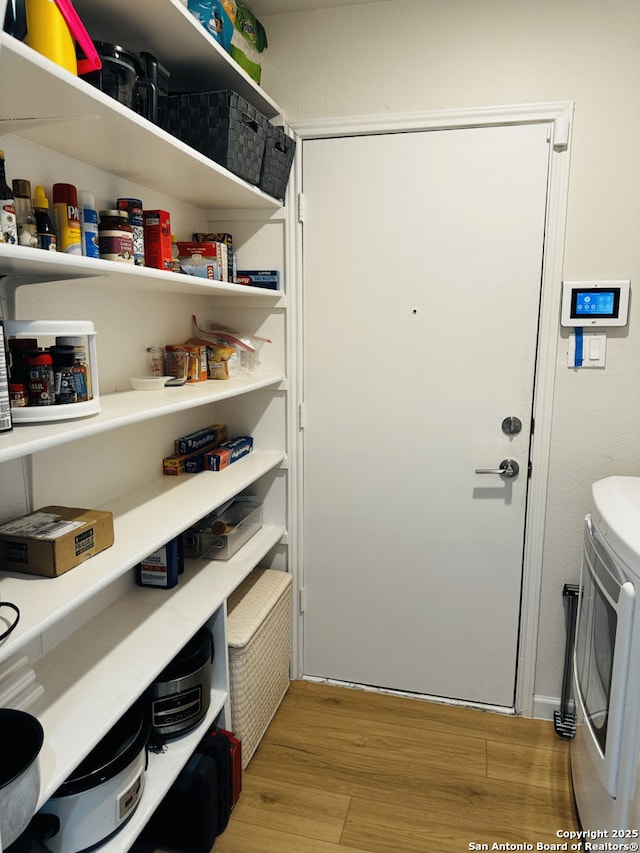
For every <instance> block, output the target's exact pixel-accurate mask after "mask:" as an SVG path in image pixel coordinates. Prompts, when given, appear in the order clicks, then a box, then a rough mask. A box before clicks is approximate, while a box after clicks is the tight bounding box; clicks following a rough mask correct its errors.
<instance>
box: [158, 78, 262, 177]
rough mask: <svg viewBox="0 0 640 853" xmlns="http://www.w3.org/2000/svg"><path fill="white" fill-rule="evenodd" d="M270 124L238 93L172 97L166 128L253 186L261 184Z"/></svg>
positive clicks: (166, 113)
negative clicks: (261, 171) (261, 172)
mask: <svg viewBox="0 0 640 853" xmlns="http://www.w3.org/2000/svg"><path fill="white" fill-rule="evenodd" d="M267 126H268V121H267V119H266V118H265V117H264V116H263V115H262V113H261V112H259V111H258V110H257V109H256V108H255V107H253V106H251V104H249V103H247V101H245V100H244V98H241V97H240V95H238V93H237V92H232V91H228V90H227V91H223V92H196V93H189V94H180V95H169V97H168V99H167V106H166V111H165V113H164V116H163V127H164V129H165V130H167V131H168V132H169V133H171V134H173V135H174V136H177V137H178V139H181V140H182V141H183V142H186V144H187V145H190V146H191V147H192V148H195V149H196V151H200V153H201V154H204V155H205V156H206V157H210V158H211V159H212V160H215V161H216V163H219V164H220V165H221V166H224V167H225V168H226V169H229V171H230V172H233V173H234V174H235V175H238V177H240V178H244V180H245V181H248V182H249V183H251V184H256V185H257V184H258V182H259V181H260V170H261V167H262V160H263V157H264V147H265V142H266V137H267Z"/></svg>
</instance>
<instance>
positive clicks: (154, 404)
mask: <svg viewBox="0 0 640 853" xmlns="http://www.w3.org/2000/svg"><path fill="white" fill-rule="evenodd" d="M283 381H284V376H283V375H282V374H279V373H264V374H258V375H256V376H236V377H233V378H231V379H225V380H213V379H210V380H207V381H206V382H201V383H200V382H199V383H194V384H192V385H182V386H179V387H176V388H164V389H162V390H160V391H118V392H113V393H111V394H102V395H101V396H100V403H101V406H102V411H101V412H100V413H98V414H96V415H92V416H90V417H86V418H79V419H77V420H69V421H58V422H55V423H47V424H35V423H34V424H16V425H15V426H14V428H13V431H12V432H9V433H4V434H3V435H2V437H0V463H1V462H7V461H9V460H11V459H19V458H21V457H23V456H28V455H30V454H32V453H36V452H38V451H40V450H47V449H49V448H52V447H58V446H60V445H61V444H67V443H69V442H72V441H77V440H79V439H81V438H88V437H90V436H93V435H98V434H99V433H102V432H108V431H109V430H114V429H119V428H120V427H124V426H129V425H130V424H135V423H140V422H142V421H146V420H151V419H153V418H158V417H162V416H163V415H170V414H172V413H174V412H179V411H184V410H185V409H193V408H198V407H200V406H206V405H208V404H209V403H216V402H219V401H221V400H227V399H229V398H230V397H238V396H240V395H242V394H250V393H251V392H252V391H257V390H260V389H263V388H270V387H272V386H273V385H279V384H280V383H281V382H283Z"/></svg>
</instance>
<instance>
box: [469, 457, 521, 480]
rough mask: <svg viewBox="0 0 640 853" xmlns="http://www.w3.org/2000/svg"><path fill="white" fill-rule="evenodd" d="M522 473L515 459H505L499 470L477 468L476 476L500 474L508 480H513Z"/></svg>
mask: <svg viewBox="0 0 640 853" xmlns="http://www.w3.org/2000/svg"><path fill="white" fill-rule="evenodd" d="M519 473H520V466H519V465H518V463H517V462H516V461H515V459H503V460H502V462H501V463H500V467H499V468H476V474H499V475H500V476H501V477H505V478H506V479H507V480H512V479H513V478H514V477H517V476H518V474H519Z"/></svg>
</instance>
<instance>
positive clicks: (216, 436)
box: [174, 424, 227, 453]
mask: <svg viewBox="0 0 640 853" xmlns="http://www.w3.org/2000/svg"><path fill="white" fill-rule="evenodd" d="M226 437H227V426H226V424H211V425H210V426H206V427H203V428H202V429H199V430H196V431H195V432H190V433H189V434H188V435H183V436H181V437H180V438H176V440H175V448H174V450H175V452H176V453H193V451H194V450H202V449H204V448H205V447H206V446H207V445H208V444H218V443H220V442H221V441H224V440H225V439H226Z"/></svg>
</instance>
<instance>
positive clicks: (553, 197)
mask: <svg viewBox="0 0 640 853" xmlns="http://www.w3.org/2000/svg"><path fill="white" fill-rule="evenodd" d="M573 109H574V105H573V102H571V101H561V102H550V103H541V104H525V105H516V106H500V107H489V108H477V109H469V110H445V111H437V112H427V113H402V114H396V115H385V116H355V117H353V116H352V117H339V118H328V119H315V120H306V121H295V120H292V121H291V122H290V128H291V130H292V131H293V132H294V134H295V135H296V137H297V138H298V141H301V140H305V139H323V138H328V137H332V136H356V135H365V134H372V133H400V132H408V131H426V130H451V129H460V128H465V127H468V128H471V127H490V126H501V125H520V124H547V125H548V126H549V140H550V143H551V144H550V164H549V184H548V193H547V218H546V228H545V240H544V253H543V266H542V291H541V307H540V325H539V336H538V353H537V360H536V382H535V388H534V409H533V411H534V417H535V433H534V435H533V443H532V456H531V461H532V477H531V481H530V484H529V496H528V505H527V513H526V520H525V549H524V566H523V569H524V576H523V588H522V608H521V620H520V635H519V646H518V668H517V676H516V712H517V713H519V714H523V715H525V716H532V715H533V712H534V690H535V665H536V650H537V644H538V613H539V606H540V590H541V585H542V556H543V546H544V529H545V515H546V495H547V483H548V474H549V455H550V447H551V423H552V415H553V395H554V388H555V375H556V357H557V348H558V338H559V334H558V318H559V300H560V285H561V281H562V264H563V255H564V238H565V225H566V211H567V198H568V190H569V162H570V141H571V126H572V120H573ZM299 149H300V146H299ZM301 187H302V158H301V156H299V155H298V156H297V157H296V162H295V165H294V172H293V175H292V180H291V181H290V187H289V192H288V198H289V199H290V202H289V205H288V214H289V215H288V216H287V241H286V242H287V269H288V271H289V276H288V278H289V284H290V287H289V289H288V293H289V295H288V300H289V309H290V310H289V317H290V319H289V324H290V325H289V335H290V337H289V340H290V341H291V348H290V352H291V354H292V355H291V359H290V361H291V363H290V364H289V376H290V377H291V380H292V381H291V385H290V390H291V393H292V405H291V406H290V407H289V409H290V430H289V435H290V436H291V439H292V442H291V448H290V449H291V454H292V455H293V456H294V457H295V459H296V463H297V464H296V468H295V470H296V472H297V474H296V476H295V478H294V479H293V481H292V482H291V490H290V499H289V500H290V513H291V514H290V516H289V517H290V518H296V519H297V529H296V535H295V537H292V541H291V543H290V545H291V546H292V549H291V553H290V561H291V562H290V565H291V566H292V567H294V568H295V569H296V570H297V571H294V572H293V574H294V589H295V595H296V601H297V602H298V604H299V606H297V607H296V608H295V612H296V614H297V618H296V620H295V623H294V631H293V637H294V643H293V673H294V676H298V677H299V676H301V675H302V674H303V668H302V661H303V648H302V643H303V639H302V619H301V618H300V613H301V611H302V609H303V607H304V604H303V601H304V566H303V564H302V554H303V553H304V552H303V547H302V541H303V536H304V530H303V529H302V518H303V512H302V499H303V475H304V472H303V464H302V462H303V454H302V450H303V447H302V434H301V433H302V424H301V422H300V419H301V412H302V403H303V397H302V393H303V377H304V372H303V368H304V365H303V364H302V352H303V348H302V326H303V323H302V319H303V313H302V311H303V302H302V294H301V288H299V287H298V288H294V287H291V283H292V282H302V277H303V269H302V227H301V222H302V219H303V216H304V205H303V203H302V199H301V195H300V188H301ZM292 211H293V215H292V213H291V212H292Z"/></svg>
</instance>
